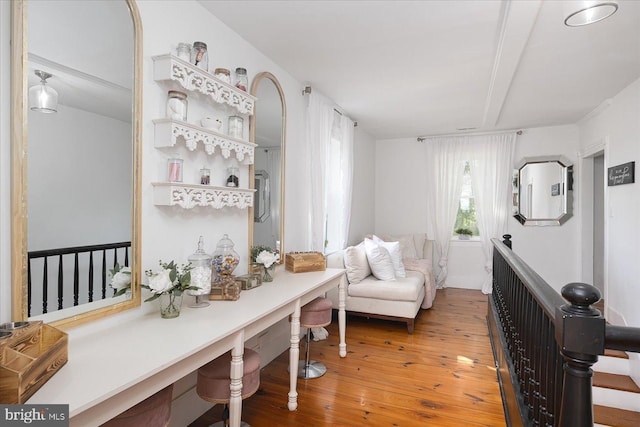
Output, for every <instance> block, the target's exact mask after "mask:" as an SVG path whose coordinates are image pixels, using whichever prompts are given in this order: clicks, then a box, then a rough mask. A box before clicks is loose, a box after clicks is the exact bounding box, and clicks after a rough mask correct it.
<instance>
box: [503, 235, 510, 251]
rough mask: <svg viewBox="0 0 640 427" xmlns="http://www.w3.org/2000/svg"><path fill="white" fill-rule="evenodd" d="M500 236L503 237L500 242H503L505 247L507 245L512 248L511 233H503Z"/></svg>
mask: <svg viewBox="0 0 640 427" xmlns="http://www.w3.org/2000/svg"><path fill="white" fill-rule="evenodd" d="M502 238H503V239H504V240H502V243H504V245H505V246H506V247H508V248H509V249H512V248H511V234H503V235H502Z"/></svg>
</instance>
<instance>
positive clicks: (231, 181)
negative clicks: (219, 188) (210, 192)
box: [225, 166, 240, 187]
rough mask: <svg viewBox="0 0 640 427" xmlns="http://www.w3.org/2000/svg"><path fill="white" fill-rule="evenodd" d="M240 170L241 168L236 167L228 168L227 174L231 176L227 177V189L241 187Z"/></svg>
mask: <svg viewBox="0 0 640 427" xmlns="http://www.w3.org/2000/svg"><path fill="white" fill-rule="evenodd" d="M238 170H239V168H238V167H236V166H231V167H228V168H227V174H228V175H229V176H228V177H227V182H226V183H225V185H226V186H227V187H239V186H240V180H239V179H238Z"/></svg>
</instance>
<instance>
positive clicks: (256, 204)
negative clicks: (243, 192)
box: [253, 169, 271, 223]
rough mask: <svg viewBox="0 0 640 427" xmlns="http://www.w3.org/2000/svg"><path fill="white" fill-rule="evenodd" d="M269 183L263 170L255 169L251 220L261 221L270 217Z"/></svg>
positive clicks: (267, 175) (267, 176)
mask: <svg viewBox="0 0 640 427" xmlns="http://www.w3.org/2000/svg"><path fill="white" fill-rule="evenodd" d="M270 187H271V185H270V183H269V174H268V173H267V171H265V170H262V169H261V170H258V171H256V179H255V189H256V193H255V199H254V201H253V222H256V223H262V222H265V221H266V220H267V219H269V218H270V217H271V194H270V193H271V188H270Z"/></svg>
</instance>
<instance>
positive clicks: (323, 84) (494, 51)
mask: <svg viewBox="0 0 640 427" xmlns="http://www.w3.org/2000/svg"><path fill="white" fill-rule="evenodd" d="M199 1H200V2H201V3H202V4H203V5H204V7H205V8H207V9H208V10H209V11H211V12H212V13H213V14H214V15H215V16H216V17H218V18H219V19H220V20H222V21H223V22H224V23H226V24H227V25H228V26H229V27H231V28H232V29H233V30H234V31H236V32H237V33H239V34H240V35H241V36H242V37H243V38H245V39H246V40H247V41H249V42H250V43H251V44H252V45H254V46H255V47H257V48H258V49H259V50H261V51H262V52H263V53H264V54H266V55H267V56H268V57H270V58H271V59H272V60H273V61H274V62H276V63H277V64H278V65H280V66H281V67H282V68H284V69H285V70H287V71H288V72H289V73H290V74H291V75H292V76H293V77H294V78H296V79H297V80H299V81H301V82H304V83H309V84H310V85H311V86H312V88H313V89H314V90H318V91H320V92H322V93H323V94H325V95H326V96H328V97H329V98H331V99H333V100H334V101H335V102H336V103H337V104H338V105H339V106H340V107H341V108H342V109H343V110H344V111H345V112H346V113H347V114H348V115H349V116H350V117H351V118H353V119H354V120H356V121H357V122H358V125H359V126H361V127H362V128H363V129H364V130H365V131H367V132H368V133H370V134H371V135H372V136H374V137H375V138H377V139H383V138H399V137H416V136H423V135H438V134H449V133H460V130H459V129H463V128H473V131H490V130H502V129H519V128H528V127H538V126H550V125H559V124H568V123H576V122H577V121H578V120H580V119H581V118H582V117H584V116H585V115H586V114H588V113H589V112H590V111H592V110H594V109H595V108H596V107H598V106H599V105H600V104H601V103H602V102H603V101H605V100H607V99H608V98H611V97H613V96H614V95H616V94H617V93H618V92H619V91H620V90H621V89H623V88H624V87H626V86H628V85H629V84H630V83H631V82H633V81H634V80H635V79H637V78H639V77H640V1H636V0H619V1H618V4H619V9H618V12H617V13H616V14H614V15H613V16H612V17H610V18H608V19H606V20H604V21H601V22H598V23H595V24H593V25H589V26H585V27H578V28H569V27H566V26H564V23H563V21H564V18H565V16H566V13H565V12H564V11H563V7H565V6H566V3H571V2H569V1H558V0H556V1H551V0H547V1H540V0H526V1H525V0H512V1H497V0H474V1H471V0H446V1H437V0H429V1H427V0H424V1H366V0H360V1H294V0H290V1H240V0H234V1H219V0H215V1H212V0H199ZM250 71H252V72H259V71H272V70H250ZM289 96H291V95H289ZM300 96H302V95H300ZM258 102H259V101H258Z"/></svg>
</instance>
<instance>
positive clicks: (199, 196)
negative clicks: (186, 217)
mask: <svg viewBox="0 0 640 427" xmlns="http://www.w3.org/2000/svg"><path fill="white" fill-rule="evenodd" d="M151 185H153V203H154V204H155V205H156V206H180V207H182V208H184V209H192V208H194V207H196V206H205V207H206V206H208V207H212V208H214V209H222V208H224V207H236V208H239V209H245V208H248V207H250V206H253V193H254V192H255V190H252V189H244V188H231V187H215V186H211V185H198V184H183V183H179V182H152V183H151Z"/></svg>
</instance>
